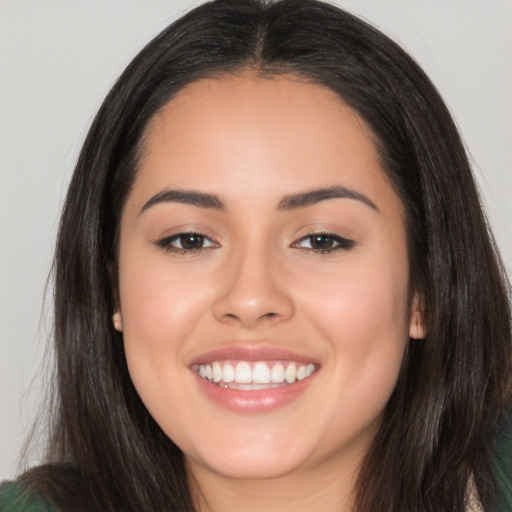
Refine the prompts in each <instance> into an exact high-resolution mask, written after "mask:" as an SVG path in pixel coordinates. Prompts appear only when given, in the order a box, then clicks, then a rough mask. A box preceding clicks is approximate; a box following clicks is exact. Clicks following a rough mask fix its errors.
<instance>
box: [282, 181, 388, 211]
mask: <svg viewBox="0 0 512 512" xmlns="http://www.w3.org/2000/svg"><path fill="white" fill-rule="evenodd" d="M328 199H355V200H356V201H360V202H361V203H363V204H365V205H366V206H369V207H370V208H372V209H373V210H376V211H379V209H378V208H377V205H376V204H375V203H374V202H373V201H372V200H371V199H370V198H369V197H366V196H365V195H364V194H361V193H360V192H356V191H355V190H352V189H350V188H346V187H342V186H333V187H327V188H320V189H317V190H311V191H308V192H302V193H300V194H292V195H289V196H286V197H283V199H281V201H280V202H279V205H278V207H277V208H278V210H296V209H299V208H305V207H307V206H312V205H314V204H317V203H319V202H321V201H326V200H328Z"/></svg>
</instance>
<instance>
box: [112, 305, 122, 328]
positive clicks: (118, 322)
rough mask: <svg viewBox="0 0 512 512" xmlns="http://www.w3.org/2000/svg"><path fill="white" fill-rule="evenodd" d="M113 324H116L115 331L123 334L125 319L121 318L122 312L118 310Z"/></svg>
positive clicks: (113, 316) (113, 318)
mask: <svg viewBox="0 0 512 512" xmlns="http://www.w3.org/2000/svg"><path fill="white" fill-rule="evenodd" d="M112 322H113V324H114V329H115V330H116V331H119V332H122V330H123V318H122V317H121V312H120V311H118V310H116V312H115V313H114V314H113V315H112Z"/></svg>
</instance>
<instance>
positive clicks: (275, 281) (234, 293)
mask: <svg viewBox="0 0 512 512" xmlns="http://www.w3.org/2000/svg"><path fill="white" fill-rule="evenodd" d="M269 252H270V251H269ZM226 265H227V266H229V268H228V270H227V272H226V273H225V274H224V273H223V275H222V276H220V279H221V283H222V285H221V286H220V292H219V294H218V296H217V298H216V300H215V301H214V304H213V314H214V316H215V318H216V319H217V320H218V321H221V322H224V323H226V322H228V323H235V324H239V325H240V326H242V327H244V328H247V329H250V328H255V327H257V326H259V325H262V324H269V323H277V322H281V321H284V320H288V319H290V318H291V317H292V316H293V315H294V311H295V308H294V303H293V300H292V297H291V294H290V289H289V287H287V286H286V283H285V280H284V279H283V272H282V271H280V269H279V265H278V263H277V261H276V258H275V257H272V255H271V254H268V253H267V254H264V251H250V250H247V251H243V252H242V251H238V253H237V254H236V255H235V256H234V257H232V258H230V260H229V261H227V262H226Z"/></svg>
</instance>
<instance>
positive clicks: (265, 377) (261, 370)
mask: <svg viewBox="0 0 512 512" xmlns="http://www.w3.org/2000/svg"><path fill="white" fill-rule="evenodd" d="M252 380H253V382H254V384H268V383H269V382H270V368H269V367H268V366H267V365H266V364H265V363H256V365H255V366H254V368H253V370H252Z"/></svg>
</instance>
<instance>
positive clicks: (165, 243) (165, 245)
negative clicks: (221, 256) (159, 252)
mask: <svg viewBox="0 0 512 512" xmlns="http://www.w3.org/2000/svg"><path fill="white" fill-rule="evenodd" d="M187 235H195V236H198V237H201V238H202V239H203V240H204V241H207V242H209V243H208V245H206V246H203V247H198V248H192V249H187V248H184V247H176V246H174V245H172V244H173V242H175V241H177V240H179V239H180V238H181V237H183V236H187ZM154 244H155V245H156V246H157V247H159V248H160V249H163V250H164V251H166V252H172V253H178V254H197V253H200V252H203V251H204V250H208V249H210V248H213V247H219V244H218V243H217V242H216V241H215V240H213V239H212V237H210V236H208V235H206V234H204V233H202V232H201V231H198V230H194V229H190V230H183V231H179V232H177V233H173V234H171V235H167V236H164V237H162V238H160V239H158V240H156V241H155V242H154Z"/></svg>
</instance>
